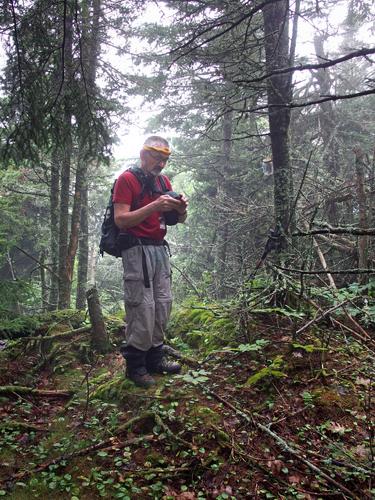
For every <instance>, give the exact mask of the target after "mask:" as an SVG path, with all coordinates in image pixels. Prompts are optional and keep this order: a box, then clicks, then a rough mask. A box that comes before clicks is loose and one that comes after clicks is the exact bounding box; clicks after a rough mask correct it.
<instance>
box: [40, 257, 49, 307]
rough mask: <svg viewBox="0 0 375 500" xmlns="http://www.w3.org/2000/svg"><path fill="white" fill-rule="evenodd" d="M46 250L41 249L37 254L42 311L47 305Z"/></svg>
mask: <svg viewBox="0 0 375 500" xmlns="http://www.w3.org/2000/svg"><path fill="white" fill-rule="evenodd" d="M46 255H47V251H46V250H45V249H43V250H42V251H41V253H40V256H39V261H40V263H41V266H40V287H41V299H42V304H41V305H42V311H46V310H47V305H48V288H47V278H46V268H45V261H46Z"/></svg>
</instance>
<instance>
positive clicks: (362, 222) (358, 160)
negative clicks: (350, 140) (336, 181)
mask: <svg viewBox="0 0 375 500" xmlns="http://www.w3.org/2000/svg"><path fill="white" fill-rule="evenodd" d="M363 156H364V155H363V153H362V151H361V150H360V149H359V148H356V149H355V171H356V176H357V198H358V209H359V220H358V227H359V228H360V229H367V227H368V221H367V207H366V189H365V176H364V171H363ZM367 266H368V236H366V235H362V236H358V267H359V268H360V269H367ZM367 279H368V276H366V275H365V274H362V275H361V274H359V275H358V281H359V282H360V283H365V282H366V281H367Z"/></svg>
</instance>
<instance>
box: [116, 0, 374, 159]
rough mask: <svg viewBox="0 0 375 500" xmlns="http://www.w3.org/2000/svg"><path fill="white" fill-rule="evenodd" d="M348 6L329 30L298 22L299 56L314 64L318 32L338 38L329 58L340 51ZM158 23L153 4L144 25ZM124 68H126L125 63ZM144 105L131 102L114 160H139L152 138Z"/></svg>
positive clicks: (341, 5)
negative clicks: (129, 120)
mask: <svg viewBox="0 0 375 500" xmlns="http://www.w3.org/2000/svg"><path fill="white" fill-rule="evenodd" d="M346 6H347V1H346V0H343V1H338V2H337V3H336V6H335V7H334V8H333V9H332V13H331V15H330V26H327V27H326V26H324V25H322V24H321V22H322V21H321V20H319V21H316V22H318V23H319V24H318V26H314V25H313V23H312V22H311V21H307V20H305V19H303V18H300V19H299V21H298V38H297V50H296V52H297V56H305V57H307V58H309V59H310V60H311V58H312V59H313V60H315V51H314V46H313V37H314V33H315V32H316V30H318V29H326V28H328V29H329V31H330V32H332V33H334V34H335V36H332V37H331V38H329V39H328V40H327V42H326V44H325V47H326V49H327V53H328V55H330V54H332V53H333V52H335V50H337V48H338V46H339V45H340V43H341V42H342V35H343V30H342V29H341V28H340V27H339V26H340V24H341V23H342V22H343V21H344V19H345V16H346V13H347V10H346ZM155 19H158V20H159V21H160V20H161V19H162V21H163V22H164V23H168V14H167V9H164V15H163V14H161V10H160V7H159V6H156V5H155V4H152V5H150V6H149V7H148V8H147V10H146V12H145V14H144V15H142V19H141V21H142V22H145V21H154V20H155ZM371 29H373V26H372V25H371V26H367V27H363V29H362V30H361V33H362V38H363V40H366V41H368V40H369V37H371V38H370V39H372V40H374V34H373V33H371ZM357 48H358V47H357ZM133 49H135V50H134V51H136V50H137V49H140V47H135V48H133ZM121 64H122V67H123V62H122V63H121ZM141 101H142V99H141V98H136V99H134V101H132V108H133V109H137V108H138V109H137V111H136V124H134V125H132V126H130V127H128V130H125V128H124V127H121V126H120V128H119V130H118V134H117V135H118V138H119V144H118V145H116V146H115V147H114V148H113V154H114V157H115V158H116V159H118V160H122V159H125V160H126V159H136V158H138V155H139V151H140V149H141V147H142V144H143V142H144V140H145V138H146V137H147V136H148V135H150V134H145V133H144V130H145V128H146V126H147V120H148V119H149V118H151V117H152V114H153V111H152V109H150V110H145V109H141V107H140V103H141ZM154 111H155V110H154ZM152 133H157V134H159V135H165V136H166V138H167V139H168V138H169V139H170V135H171V134H170V132H168V131H163V130H157V131H153V132H152Z"/></svg>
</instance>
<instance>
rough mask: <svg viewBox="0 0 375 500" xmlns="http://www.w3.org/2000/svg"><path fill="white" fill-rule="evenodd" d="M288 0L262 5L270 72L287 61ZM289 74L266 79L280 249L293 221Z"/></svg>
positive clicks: (285, 65) (288, 60)
mask: <svg viewBox="0 0 375 500" xmlns="http://www.w3.org/2000/svg"><path fill="white" fill-rule="evenodd" d="M288 9H289V2H288V1H287V0H281V1H279V2H276V3H274V4H268V5H266V6H265V7H263V20H264V34H265V51H266V67H267V72H268V73H273V72H274V71H275V70H278V69H280V68H283V67H287V66H289V64H290V58H289V40H288V36H289V34H288ZM291 88H292V87H291V76H290V75H286V74H274V75H273V76H271V77H270V78H269V79H268V81H267V96H268V113H269V127H270V136H271V148H272V161H273V169H274V205H275V220H276V225H278V226H279V227H280V229H281V230H282V233H283V237H282V240H281V245H280V249H281V250H285V249H286V248H287V239H286V236H287V235H288V234H289V229H290V224H291V222H292V213H291V208H292V203H293V202H292V172H291V165H290V158H289V124H290V109H289V108H288V107H283V105H285V104H289V103H290V101H291Z"/></svg>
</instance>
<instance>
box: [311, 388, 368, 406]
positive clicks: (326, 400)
mask: <svg viewBox="0 0 375 500" xmlns="http://www.w3.org/2000/svg"><path fill="white" fill-rule="evenodd" d="M312 394H313V395H314V397H315V399H314V403H315V406H316V407H320V408H323V409H325V410H332V409H335V408H336V409H340V410H352V409H355V408H359V407H360V402H359V400H358V399H357V397H356V396H355V395H354V394H352V393H350V394H343V395H342V394H339V393H338V392H337V391H335V390H334V389H331V388H330V389H326V388H322V389H316V390H315V391H313V392H312Z"/></svg>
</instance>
